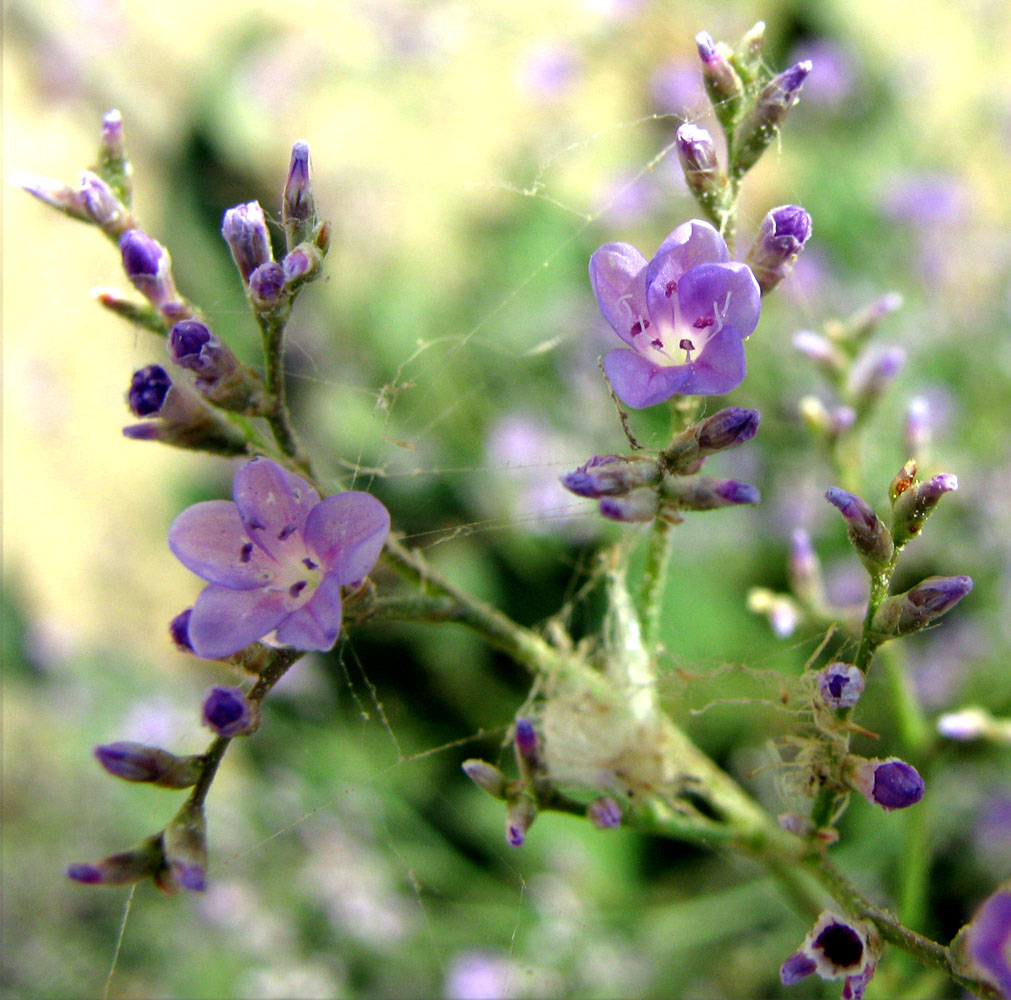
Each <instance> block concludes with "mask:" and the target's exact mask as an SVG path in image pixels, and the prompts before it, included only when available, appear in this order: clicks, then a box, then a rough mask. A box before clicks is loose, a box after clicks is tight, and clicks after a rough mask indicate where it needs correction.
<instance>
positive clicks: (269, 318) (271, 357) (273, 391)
mask: <svg viewBox="0 0 1011 1000" xmlns="http://www.w3.org/2000/svg"><path fill="white" fill-rule="evenodd" d="M289 314H290V305H289V306H288V307H286V308H284V309H283V310H281V311H279V312H278V313H276V314H274V313H264V312H257V313H256V321H257V323H258V324H259V325H260V333H261V335H262V337H263V364H264V384H265V385H266V387H267V392H268V394H269V397H270V400H271V409H270V411H269V412H268V413H266V414H265V418H266V420H267V423H268V424H269V425H270V430H271V433H272V434H273V435H274V440H275V441H276V442H277V446H278V448H280V449H281V452H282V453H283V454H284V455H285V456H287V457H288V458H290V459H291V460H292V461H293V462H294V463H295V465H296V466H297V467H298V469H297V471H298V472H300V473H301V474H303V475H307V474H310V473H311V469H312V466H311V464H310V461H309V457H308V456H307V455H306V453H305V452H304V451H303V450H302V446H301V445H300V444H299V441H298V438H297V436H296V434H295V428H294V427H293V426H292V423H291V416H290V414H289V413H288V406H287V402H286V400H285V387H284V327H285V324H286V323H287V321H288V316H289Z"/></svg>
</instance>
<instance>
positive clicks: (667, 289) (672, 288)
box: [663, 281, 678, 298]
mask: <svg viewBox="0 0 1011 1000" xmlns="http://www.w3.org/2000/svg"><path fill="white" fill-rule="evenodd" d="M677 290H678V283H677V282H676V281H668V282H667V284H666V285H665V286H664V290H663V293H664V295H666V296H667V298H670V297H671V296H672V295H673V294H674V293H675V292H676V291H677Z"/></svg>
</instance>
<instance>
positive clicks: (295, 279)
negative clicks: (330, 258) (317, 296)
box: [281, 243, 323, 291]
mask: <svg viewBox="0 0 1011 1000" xmlns="http://www.w3.org/2000/svg"><path fill="white" fill-rule="evenodd" d="M281 270H282V271H283V272H284V283H285V285H286V286H287V288H288V290H289V291H292V290H293V289H295V288H298V287H300V286H301V285H304V284H306V282H309V281H312V280H313V279H314V278H317V277H319V275H320V273H321V272H322V270H323V254H322V252H321V251H320V250H319V249H318V248H317V247H316V246H315V245H313V244H312V243H299V245H298V246H297V247H295V249H294V250H292V251H291V253H290V254H288V255H287V256H286V257H285V258H284V260H283V261H281Z"/></svg>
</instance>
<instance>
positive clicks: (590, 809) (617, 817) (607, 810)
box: [586, 795, 621, 830]
mask: <svg viewBox="0 0 1011 1000" xmlns="http://www.w3.org/2000/svg"><path fill="white" fill-rule="evenodd" d="M586 815H587V816H588V817H589V820H590V822H591V823H592V824H593V825H594V826H595V827H596V828H597V829H598V830H614V829H617V827H619V826H621V806H619V805H618V803H617V802H615V801H614V799H612V798H611V797H610V796H608V795H605V796H603V797H601V798H599V799H594V800H593V801H592V802H591V803H590V804H589V805H588V806H587V807H586Z"/></svg>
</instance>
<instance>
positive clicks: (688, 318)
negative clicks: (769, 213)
mask: <svg viewBox="0 0 1011 1000" xmlns="http://www.w3.org/2000/svg"><path fill="white" fill-rule="evenodd" d="M590 282H591V284H592V286H593V290H594V293H595V294H596V296H597V301H598V303H599V304H600V309H601V312H602V313H603V315H604V318H605V319H606V320H607V321H608V323H610V325H611V327H612V329H613V330H614V331H615V333H617V334H618V336H619V337H620V338H621V339H622V340H623V341H625V343H626V344H628V348H624V349H619V350H615V351H611V352H610V353H609V354H608V355H607V356H606V357H605V359H604V371H605V372H606V373H607V377H608V378H609V379H610V381H611V384H612V386H613V387H614V391H615V392H616V393H617V395H618V398H619V399H621V401H622V402H623V403H625V404H626V405H627V406H631V407H634V408H636V409H641V408H643V407H647V406H653V405H654V404H656V403H660V402H663V401H664V400H666V399H670V397H671V396H673V395H674V394H675V393H682V394H685V395H697V396H711V395H716V394H718V393H724V392H729V391H730V390H731V389H733V388H735V387H736V386H737V385H739V384H740V382H741V381H742V379H743V378H744V372H745V360H744V343H743V341H744V338H745V337H748V336H749V335H750V334H751V332H752V331H753V330H754V329H755V326H756V325H757V323H758V317H759V313H760V312H761V293H760V291H759V288H758V282H757V281H756V280H755V277H754V275H753V274H752V273H751V270H750V269H749V268H748V267H747V266H746V265H744V264H740V263H733V262H731V261H730V252H729V250H728V249H727V245H726V243H725V242H724V240H723V237H722V236H720V234H719V233H718V232H717V231H716V230H715V229H714V228H713V227H712V226H711V225H709V223H707V222H703V221H701V220H699V219H693V220H692V221H690V222H686V223H684V224H682V225H681V226H678V228H677V229H675V230H674V231H673V232H672V233H671V234H670V235H669V236H668V237H667V239H666V240H664V242H663V243H662V244H661V246H660V248H659V250H657V252H656V254H655V255H654V256H653V259H652V260H650V261H647V260H646V258H645V257H643V255H642V254H641V253H639V251H638V250H636V248H635V247H633V246H631V245H629V244H628V243H606V244H605V245H604V246H602V247H600V248H599V249H598V250H597V251H596V252H595V253H594V254H593V256H592V257H591V258H590Z"/></svg>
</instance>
